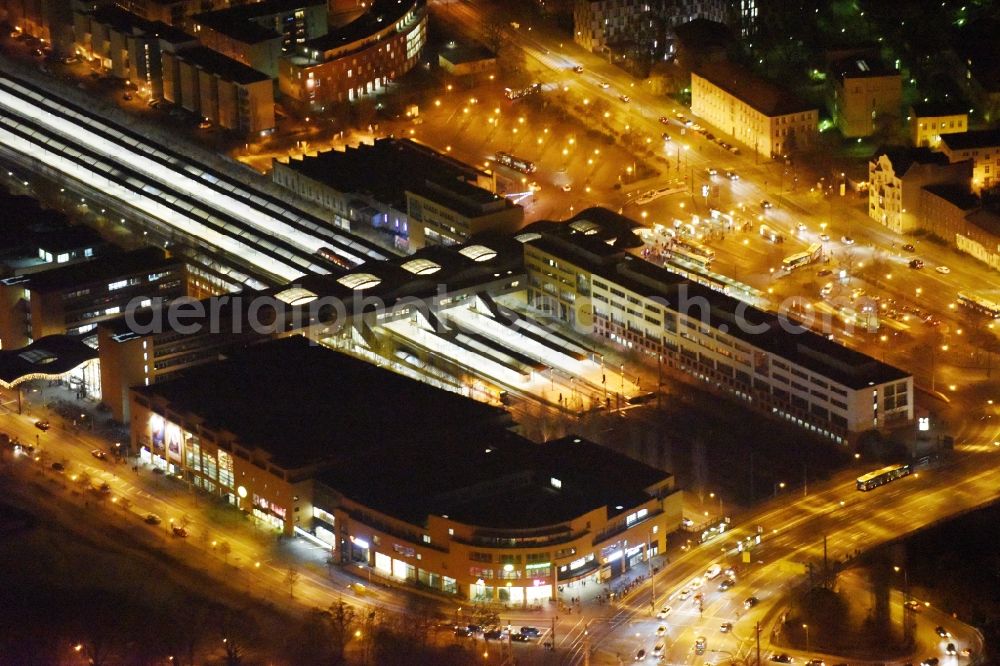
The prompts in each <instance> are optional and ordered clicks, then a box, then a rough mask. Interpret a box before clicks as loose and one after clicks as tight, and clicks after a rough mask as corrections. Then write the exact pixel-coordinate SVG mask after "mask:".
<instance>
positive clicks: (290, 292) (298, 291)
mask: <svg viewBox="0 0 1000 666" xmlns="http://www.w3.org/2000/svg"><path fill="white" fill-rule="evenodd" d="M274 297H275V298H277V299H278V300H279V301H283V302H285V303H288V304H289V305H305V304H306V303H309V302H311V301H315V300H316V299H317V298H319V296H317V295H316V294H314V293H313V292H311V291H309V290H308V289H303V288H302V287H289V288H288V289H285V290H284V291H279V292H278V293H277V294H275V295H274Z"/></svg>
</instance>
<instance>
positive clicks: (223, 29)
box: [189, 0, 328, 79]
mask: <svg viewBox="0 0 1000 666" xmlns="http://www.w3.org/2000/svg"><path fill="white" fill-rule="evenodd" d="M189 23H190V25H191V31H192V32H193V33H194V34H195V35H196V36H197V37H198V39H199V41H200V42H201V43H202V44H203V45H204V46H207V47H208V48H210V49H212V50H213V51H218V52H219V53H221V54H223V55H225V56H227V57H229V58H232V59H233V60H236V61H238V62H241V63H243V64H244V65H247V66H248V67H253V68H254V69H256V70H259V71H261V72H264V73H265V74H267V75H268V76H270V77H271V78H272V79H277V78H278V59H279V57H280V56H281V54H282V53H286V52H289V51H292V50H294V49H295V48H297V46H298V45H300V44H303V43H305V42H306V41H308V40H312V39H316V38H318V37H322V36H323V35H325V34H326V33H327V30H328V26H327V5H326V2H325V0H264V2H255V3H251V4H244V5H236V6H232V7H227V8H226V9H217V10H215V11H211V12H206V13H203V14H197V15H195V16H193V17H191V19H190V21H189Z"/></svg>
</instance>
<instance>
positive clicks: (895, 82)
mask: <svg viewBox="0 0 1000 666" xmlns="http://www.w3.org/2000/svg"><path fill="white" fill-rule="evenodd" d="M829 70H830V77H831V79H832V84H831V94H832V99H831V103H830V114H831V115H832V116H833V119H834V122H835V123H836V124H837V127H838V128H839V129H840V133H841V135H843V136H844V137H845V138H856V137H863V136H870V135H872V134H873V133H875V132H876V131H877V130H879V129H880V128H888V127H890V126H893V125H895V123H897V122H898V121H899V115H900V112H901V110H902V109H901V107H902V104H903V80H902V77H901V76H900V74H899V72H897V71H896V70H895V69H892V68H891V67H887V66H886V65H885V64H884V63H883V62H882V61H881V60H880V59H879V58H874V57H870V56H866V55H856V56H852V57H848V58H844V59H843V60H839V61H837V62H834V63H832V64H831V65H830V67H829Z"/></svg>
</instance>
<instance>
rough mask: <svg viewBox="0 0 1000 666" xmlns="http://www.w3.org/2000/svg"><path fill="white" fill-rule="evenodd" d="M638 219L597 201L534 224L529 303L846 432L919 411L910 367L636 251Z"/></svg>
mask: <svg viewBox="0 0 1000 666" xmlns="http://www.w3.org/2000/svg"><path fill="white" fill-rule="evenodd" d="M628 222H629V221H628V220H626V219H624V218H621V217H620V216H616V215H615V214H614V213H611V212H610V211H607V210H603V209H589V210H586V211H583V212H581V213H579V214H578V215H576V216H575V217H574V218H572V219H571V220H569V221H567V222H566V223H564V224H554V223H551V222H538V223H535V224H533V225H529V226H528V227H526V228H525V229H524V231H523V232H522V233H521V234H519V235H518V236H517V238H519V239H521V240H523V243H524V262H525V271H526V273H527V277H528V289H527V302H528V304H529V305H532V306H533V307H534V308H536V309H537V310H539V311H540V312H542V313H547V314H549V315H550V316H552V317H553V318H554V319H557V320H559V321H561V322H563V323H564V324H566V325H568V326H573V327H576V328H577V329H578V330H579V329H580V328H585V329H586V328H589V329H590V330H591V331H592V333H591V334H592V335H595V336H597V337H600V338H604V339H607V340H610V341H611V342H613V343H615V344H616V345H619V346H620V347H622V348H624V349H626V350H634V351H635V352H639V353H645V354H647V355H648V356H649V358H650V359H651V360H652V362H654V363H662V367H663V368H664V369H666V370H668V371H669V372H673V373H674V374H675V375H676V376H678V377H682V378H684V379H686V380H689V381H694V382H697V383H700V384H702V385H704V386H706V387H708V388H710V389H713V390H717V391H719V392H723V393H726V394H729V395H731V396H732V397H734V398H735V399H737V400H740V401H743V402H745V403H746V404H747V405H748V406H749V407H751V408H755V409H758V410H761V411H763V412H765V413H769V414H771V415H773V416H775V417H779V418H783V419H787V420H789V421H791V422H793V423H795V424H796V425H799V426H801V427H803V428H806V429H808V430H810V431H812V432H814V433H816V434H817V435H820V436H823V437H826V438H829V439H831V440H833V441H835V442H838V443H847V442H849V441H853V440H855V439H856V438H857V437H858V436H859V435H860V434H861V433H863V432H865V431H868V430H872V429H882V428H887V427H892V426H894V425H897V424H901V423H905V422H907V421H910V420H912V419H913V398H914V396H913V378H912V377H911V376H910V375H908V374H906V373H905V372H903V371H901V370H899V369H897V368H894V367H892V366H889V365H886V364H885V363H882V362H880V361H878V360H876V359H874V358H871V357H869V356H866V355H865V354H862V353H860V352H856V351H852V350H850V349H847V348H846V347H843V346H841V345H839V344H837V343H836V342H833V341H832V340H830V339H828V338H827V337H826V336H825V335H822V334H820V333H815V332H813V331H811V330H808V329H802V328H800V329H797V330H796V329H794V328H792V327H791V326H790V325H789V321H783V320H782V319H781V318H780V317H779V316H778V315H776V314H772V313H769V312H765V311H762V310H759V309H757V308H754V307H751V306H748V305H747V304H746V303H743V302H742V301H739V300H737V299H735V298H733V297H730V296H727V295H724V294H721V293H719V292H716V291H712V290H710V289H709V288H707V287H704V286H702V285H700V284H696V283H693V282H691V281H689V280H687V279H685V278H682V277H681V276H679V275H677V274H675V273H671V272H670V271H668V270H666V269H664V268H660V267H659V266H656V265H654V264H651V263H649V262H646V261H644V260H642V259H639V258H637V257H635V256H632V255H630V254H627V252H626V251H627V250H628V249H631V248H634V247H637V246H641V241H639V240H638V239H637V238H636V237H635V236H634V235H633V234H630V233H625V230H626V225H627V223H628Z"/></svg>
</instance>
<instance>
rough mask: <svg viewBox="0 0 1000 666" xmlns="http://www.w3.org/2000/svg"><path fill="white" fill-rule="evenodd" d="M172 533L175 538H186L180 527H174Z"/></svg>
mask: <svg viewBox="0 0 1000 666" xmlns="http://www.w3.org/2000/svg"><path fill="white" fill-rule="evenodd" d="M173 532H174V536H175V537H179V538H181V539H184V538H186V537H187V535H188V532H187V530H186V529H184V528H183V527H181V526H180V525H174V529H173Z"/></svg>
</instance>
